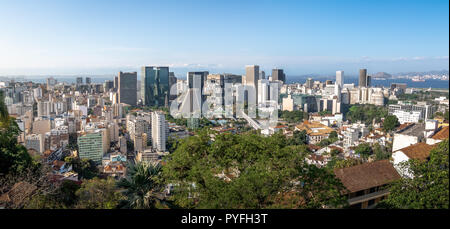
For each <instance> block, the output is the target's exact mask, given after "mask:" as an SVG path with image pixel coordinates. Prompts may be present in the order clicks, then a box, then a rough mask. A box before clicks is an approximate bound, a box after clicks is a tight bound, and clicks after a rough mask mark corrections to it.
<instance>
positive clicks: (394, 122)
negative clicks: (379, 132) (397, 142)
mask: <svg viewBox="0 0 450 229" xmlns="http://www.w3.org/2000/svg"><path fill="white" fill-rule="evenodd" d="M399 125H400V123H399V122H398V118H397V116H395V115H388V116H386V118H385V119H384V122H383V130H384V131H385V132H389V131H393V130H395V128H397V127H398V126H399Z"/></svg>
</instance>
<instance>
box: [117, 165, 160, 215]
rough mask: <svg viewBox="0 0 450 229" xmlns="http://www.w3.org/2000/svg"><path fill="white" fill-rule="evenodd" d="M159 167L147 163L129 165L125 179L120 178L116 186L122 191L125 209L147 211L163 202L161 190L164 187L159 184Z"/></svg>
mask: <svg viewBox="0 0 450 229" xmlns="http://www.w3.org/2000/svg"><path fill="white" fill-rule="evenodd" d="M160 174H161V166H160V165H159V164H158V165H154V164H151V163H147V162H137V163H135V164H134V165H133V164H129V165H128V168H127V177H126V178H122V179H121V180H120V181H119V182H118V183H117V186H118V187H119V188H124V189H126V190H125V191H124V194H125V196H126V197H127V200H125V203H124V207H125V208H134V209H147V208H156V207H157V205H158V204H161V203H163V202H164V200H163V199H164V195H163V193H162V190H163V188H164V185H162V182H160Z"/></svg>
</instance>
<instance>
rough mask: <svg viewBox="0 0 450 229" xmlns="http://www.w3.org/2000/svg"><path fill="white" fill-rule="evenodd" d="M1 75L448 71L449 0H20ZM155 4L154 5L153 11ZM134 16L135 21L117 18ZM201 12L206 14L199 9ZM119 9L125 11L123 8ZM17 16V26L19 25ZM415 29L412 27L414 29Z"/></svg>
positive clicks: (11, 15) (12, 10) (7, 23)
mask: <svg viewBox="0 0 450 229" xmlns="http://www.w3.org/2000/svg"><path fill="white" fill-rule="evenodd" d="M1 5H2V7H1V8H0V28H2V37H1V38H0V75H5V76H7V75H34V74H39V75H40V74H47V75H52V74H63V75H64V74H116V73H117V72H119V71H124V72H128V71H130V72H133V71H138V72H139V69H140V67H142V66H168V67H170V69H171V70H173V71H174V72H175V73H176V74H180V73H181V72H188V71H204V70H208V71H210V72H218V73H219V72H233V73H241V74H243V73H244V72H245V66H246V65H253V64H254V65H259V66H261V70H264V71H265V72H266V73H269V72H271V71H270V70H271V69H275V68H280V69H283V70H284V71H285V72H286V73H287V75H303V74H310V73H317V74H329V75H332V74H333V73H334V72H336V71H338V70H343V71H344V72H345V73H346V75H347V76H352V75H357V74H358V70H359V69H361V68H366V69H368V71H369V73H372V72H391V73H393V72H410V71H429V70H441V69H446V70H448V68H449V64H448V56H449V52H448V47H449V46H448V39H449V36H448V34H449V30H448V25H449V23H448V16H449V14H448V1H433V2H431V3H430V2H419V1H396V2H391V1H376V2H359V1H344V2H335V1H319V2H310V1H281V2H277V3H276V4H273V2H270V1H245V2H242V3H241V2H237V1H226V2H225V1H217V2H214V3H211V2H208V1H190V2H189V3H187V2H179V1H164V2H159V1H146V2H138V1H127V2H123V3H122V2H117V1H112V2H109V1H108V2H105V1H96V2H95V3H90V2H87V1H81V2H80V1H76V2H74V1H73V2H71V1H64V2H58V1H39V2H35V1H14V2H3V1H1ZM148 9H158V10H152V12H151V13H148ZM120 12H127V14H128V16H127V17H120V16H117V15H118V13H120ZM194 12H201V14H196V13H194ZM119 15H120V14H119ZM12 22H14V23H12ZM411 25H414V26H411Z"/></svg>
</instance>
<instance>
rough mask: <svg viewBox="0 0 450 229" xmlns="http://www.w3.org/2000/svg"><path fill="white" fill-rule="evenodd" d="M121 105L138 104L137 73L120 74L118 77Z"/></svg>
mask: <svg viewBox="0 0 450 229" xmlns="http://www.w3.org/2000/svg"><path fill="white" fill-rule="evenodd" d="M118 81H119V82H118V85H119V87H118V89H117V92H118V93H119V103H125V104H128V105H136V102H137V73H136V72H119V76H118Z"/></svg>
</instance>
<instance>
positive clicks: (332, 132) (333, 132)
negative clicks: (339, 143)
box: [328, 130, 338, 138]
mask: <svg viewBox="0 0 450 229" xmlns="http://www.w3.org/2000/svg"><path fill="white" fill-rule="evenodd" d="M328 137H329V138H337V137H338V135H337V133H336V131H334V130H333V131H331V133H330V136H328Z"/></svg>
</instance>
